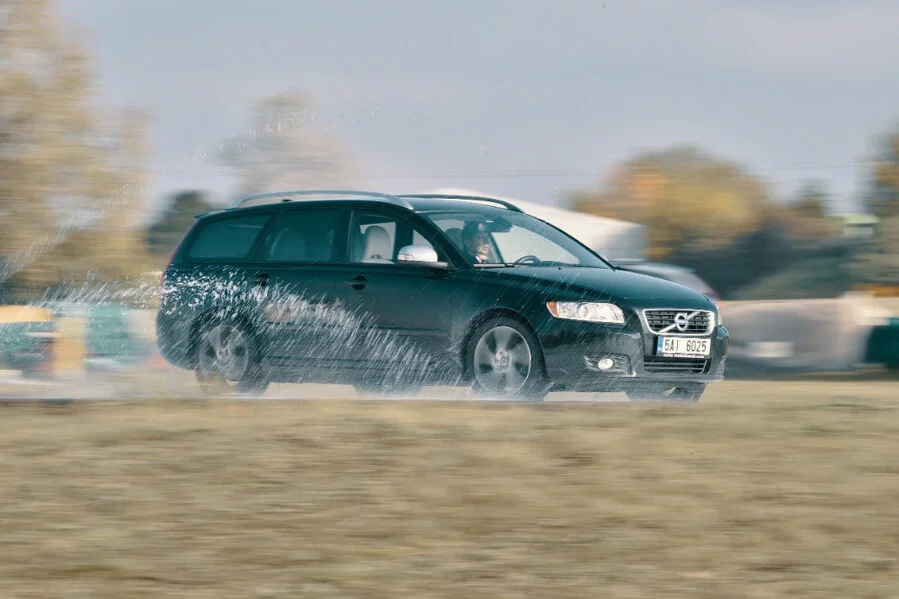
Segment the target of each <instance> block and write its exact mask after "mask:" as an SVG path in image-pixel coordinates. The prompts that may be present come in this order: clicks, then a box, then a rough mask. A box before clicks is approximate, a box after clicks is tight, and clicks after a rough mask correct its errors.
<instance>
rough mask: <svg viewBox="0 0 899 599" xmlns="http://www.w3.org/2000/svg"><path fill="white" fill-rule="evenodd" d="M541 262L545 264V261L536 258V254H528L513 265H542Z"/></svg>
mask: <svg viewBox="0 0 899 599" xmlns="http://www.w3.org/2000/svg"><path fill="white" fill-rule="evenodd" d="M541 262H543V260H541V259H540V258H538V257H537V256H535V255H534V254H528V255H526V256H522V257H521V258H519V259H518V260H516V261H515V262H513V263H512V264H540V263H541Z"/></svg>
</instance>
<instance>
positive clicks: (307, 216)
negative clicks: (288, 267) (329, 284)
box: [265, 208, 344, 263]
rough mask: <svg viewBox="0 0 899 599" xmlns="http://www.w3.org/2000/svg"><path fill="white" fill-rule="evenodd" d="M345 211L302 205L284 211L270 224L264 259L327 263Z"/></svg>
mask: <svg viewBox="0 0 899 599" xmlns="http://www.w3.org/2000/svg"><path fill="white" fill-rule="evenodd" d="M343 214H344V211H343V209H342V208H304V209H302V210H289V211H287V212H285V213H284V214H283V215H282V216H281V217H280V218H279V219H278V222H277V223H275V225H274V226H273V227H272V230H271V231H272V232H271V234H270V235H269V241H268V248H267V250H266V252H265V259H266V260H268V261H269V262H310V263H314V262H330V261H332V260H333V259H334V249H335V247H334V244H335V241H336V239H337V237H338V231H339V229H340V227H341V222H342V219H343Z"/></svg>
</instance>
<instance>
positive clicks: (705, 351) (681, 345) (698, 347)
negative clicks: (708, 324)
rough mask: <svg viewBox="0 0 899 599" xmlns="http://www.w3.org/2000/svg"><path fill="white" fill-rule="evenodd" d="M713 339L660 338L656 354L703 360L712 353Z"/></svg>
mask: <svg viewBox="0 0 899 599" xmlns="http://www.w3.org/2000/svg"><path fill="white" fill-rule="evenodd" d="M711 348H712V343H711V339H694V338H691V337H659V341H658V343H657V344H656V354H658V355H660V356H673V357H679V358H703V357H705V356H708V355H709V352H710V351H711Z"/></svg>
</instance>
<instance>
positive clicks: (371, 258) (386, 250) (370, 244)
mask: <svg viewBox="0 0 899 599" xmlns="http://www.w3.org/2000/svg"><path fill="white" fill-rule="evenodd" d="M362 246H363V248H364V250H363V252H362V262H386V263H388V264H392V263H393V260H392V259H391V258H392V257H393V247H392V246H393V244H392V243H391V241H390V235H389V234H388V233H387V230H386V229H384V227H379V226H377V225H372V226H370V227H369V228H368V229H366V230H365V234H364V235H363V244H362Z"/></svg>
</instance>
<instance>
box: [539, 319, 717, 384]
mask: <svg viewBox="0 0 899 599" xmlns="http://www.w3.org/2000/svg"><path fill="white" fill-rule="evenodd" d="M657 338H658V337H657V335H655V334H652V333H649V332H646V331H644V330H642V329H638V328H637V327H634V326H631V327H620V326H612V325H601V324H592V323H581V322H572V321H556V322H551V323H548V326H547V327H546V328H545V329H544V330H543V331H541V333H540V341H541V345H542V348H543V356H544V362H545V365H546V372H547V375H548V376H549V378H550V379H551V380H552V381H553V383H554V385H555V388H556V389H559V390H570V391H596V392H601V391H614V390H619V389H622V390H623V389H627V388H629V387H633V386H637V385H645V384H646V383H713V382H717V381H721V380H723V379H724V370H725V363H726V360H727V348H728V342H729V333H728V332H727V329H726V328H725V327H724V326H720V325H719V326H717V327H715V329H714V330H713V331H712V333H711V335H710V336H709V339H710V340H711V350H710V353H709V356H708V357H707V358H700V359H693V358H690V359H688V358H668V357H660V356H656V352H655V348H656V340H657ZM602 358H611V359H612V360H613V362H614V367H613V368H612V369H610V370H607V371H602V370H600V369H599V368H598V366H597V362H598V361H599V360H600V359H602Z"/></svg>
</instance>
